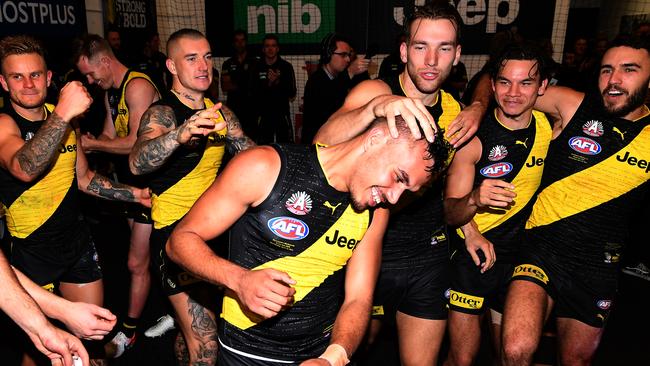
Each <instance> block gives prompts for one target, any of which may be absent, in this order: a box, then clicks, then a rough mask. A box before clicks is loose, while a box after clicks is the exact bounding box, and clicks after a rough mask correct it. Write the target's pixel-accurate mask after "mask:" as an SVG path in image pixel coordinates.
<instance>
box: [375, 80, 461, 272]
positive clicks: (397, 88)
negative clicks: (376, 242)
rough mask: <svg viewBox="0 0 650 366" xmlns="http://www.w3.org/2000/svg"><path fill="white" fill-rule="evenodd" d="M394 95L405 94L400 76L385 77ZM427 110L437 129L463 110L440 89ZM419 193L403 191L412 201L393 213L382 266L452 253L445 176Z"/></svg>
mask: <svg viewBox="0 0 650 366" xmlns="http://www.w3.org/2000/svg"><path fill="white" fill-rule="evenodd" d="M382 81H384V82H385V83H386V84H388V86H389V87H390V88H391V91H392V92H393V94H394V95H401V96H406V93H405V92H404V88H403V86H402V84H401V80H400V78H399V76H398V75H395V76H391V77H390V78H387V79H382ZM427 110H428V111H429V113H430V114H431V115H432V116H433V119H434V120H435V121H436V122H437V124H438V128H442V129H447V128H448V127H449V125H450V124H451V122H452V121H453V120H454V118H456V116H457V115H458V113H460V110H461V106H460V104H459V103H458V102H457V101H456V100H455V99H454V98H453V97H452V96H451V94H449V93H446V92H445V91H443V90H440V93H439V94H438V100H437V101H436V102H435V103H434V104H433V105H430V106H427ZM452 157H453V152H452V153H450V154H449V159H450V160H449V161H451V159H452ZM431 184H432V186H431V187H430V188H428V189H426V190H425V191H424V192H421V193H420V194H422V195H421V196H420V195H419V194H413V193H410V192H404V195H403V198H402V199H401V200H402V202H409V203H408V204H407V205H406V206H404V207H402V208H401V209H400V210H399V211H396V212H391V217H390V221H389V223H388V228H387V230H386V235H385V236H384V242H383V245H384V246H383V251H382V265H396V266H402V265H404V264H413V263H423V262H427V263H428V262H430V261H432V260H436V259H443V258H446V257H448V256H449V253H448V248H447V245H446V242H447V235H446V230H445V225H444V212H443V206H442V202H443V197H442V193H443V184H442V179H438V180H436V181H434V182H432V183H431Z"/></svg>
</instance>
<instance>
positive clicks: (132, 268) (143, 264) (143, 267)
mask: <svg viewBox="0 0 650 366" xmlns="http://www.w3.org/2000/svg"><path fill="white" fill-rule="evenodd" d="M127 266H128V267H129V272H131V274H134V275H145V274H148V273H149V258H141V257H137V256H133V255H129V260H128V262H127Z"/></svg>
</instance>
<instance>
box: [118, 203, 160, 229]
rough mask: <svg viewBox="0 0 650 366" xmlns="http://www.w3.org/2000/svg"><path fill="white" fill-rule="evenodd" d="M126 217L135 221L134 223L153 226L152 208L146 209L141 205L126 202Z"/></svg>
mask: <svg viewBox="0 0 650 366" xmlns="http://www.w3.org/2000/svg"><path fill="white" fill-rule="evenodd" d="M124 215H125V216H126V218H127V219H133V221H135V222H137V223H140V224H153V221H152V220H151V208H150V207H144V206H142V205H141V204H139V203H133V202H125V203H124Z"/></svg>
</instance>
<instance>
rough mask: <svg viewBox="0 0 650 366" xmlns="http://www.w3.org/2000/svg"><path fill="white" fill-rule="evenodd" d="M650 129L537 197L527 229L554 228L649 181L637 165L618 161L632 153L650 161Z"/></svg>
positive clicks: (646, 128)
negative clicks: (551, 225) (565, 220)
mask: <svg viewBox="0 0 650 366" xmlns="http://www.w3.org/2000/svg"><path fill="white" fill-rule="evenodd" d="M649 151H650V126H646V127H644V128H643V130H641V132H640V133H639V134H638V135H637V136H636V138H634V140H632V142H630V144H629V145H627V146H625V147H624V148H622V149H621V150H619V151H618V152H616V153H615V154H613V155H612V156H610V157H609V158H607V159H605V160H603V161H602V162H600V163H598V164H596V165H594V166H591V167H589V168H587V169H584V170H582V171H579V172H577V173H575V174H572V175H570V176H568V177H566V178H564V179H560V180H558V181H557V182H554V183H553V184H551V185H550V186H548V187H546V188H545V189H544V190H543V191H541V192H540V193H539V195H538V196H537V201H535V205H534V206H533V213H532V214H531V215H530V218H529V219H528V222H527V223H526V229H530V228H534V227H538V226H544V225H548V224H552V223H554V222H556V221H559V220H562V219H564V218H567V217H569V216H572V215H575V214H578V213H580V212H584V211H586V210H588V209H590V208H594V207H597V206H599V205H601V204H603V203H605V202H607V201H610V200H612V199H615V198H617V197H619V196H621V195H623V194H625V193H627V192H629V191H631V190H632V189H634V188H636V187H638V186H640V185H641V184H643V183H645V182H646V181H648V179H649V178H650V174H649V173H648V172H646V169H647V168H646V169H643V168H640V167H639V166H638V165H637V163H635V165H630V164H629V163H628V162H627V161H619V160H617V156H619V155H621V156H624V155H625V154H626V153H629V155H630V156H633V157H635V158H636V159H637V161H639V160H642V159H645V161H646V162H647V161H648V160H650V156H648V152H649Z"/></svg>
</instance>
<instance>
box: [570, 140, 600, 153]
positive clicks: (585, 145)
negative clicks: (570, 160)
mask: <svg viewBox="0 0 650 366" xmlns="http://www.w3.org/2000/svg"><path fill="white" fill-rule="evenodd" d="M569 146H571V148H572V149H573V150H575V151H577V152H579V153H580V154H584V155H598V154H600V152H601V150H602V148H601V147H600V145H599V144H598V143H597V142H596V141H594V140H592V139H590V138H588V137H582V136H574V137H572V138H571V139H569Z"/></svg>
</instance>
